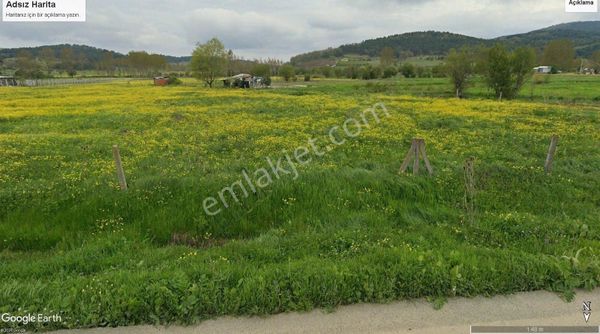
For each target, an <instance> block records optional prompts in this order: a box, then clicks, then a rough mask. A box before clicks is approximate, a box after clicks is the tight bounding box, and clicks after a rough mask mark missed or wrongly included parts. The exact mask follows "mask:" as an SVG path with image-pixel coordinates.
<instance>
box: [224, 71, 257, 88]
mask: <svg viewBox="0 0 600 334" xmlns="http://www.w3.org/2000/svg"><path fill="white" fill-rule="evenodd" d="M222 80H223V85H224V86H225V87H234V88H260V87H265V86H267V85H266V84H265V79H264V78H263V77H255V76H253V75H250V74H246V73H240V74H237V75H234V76H231V77H227V78H223V79H222Z"/></svg>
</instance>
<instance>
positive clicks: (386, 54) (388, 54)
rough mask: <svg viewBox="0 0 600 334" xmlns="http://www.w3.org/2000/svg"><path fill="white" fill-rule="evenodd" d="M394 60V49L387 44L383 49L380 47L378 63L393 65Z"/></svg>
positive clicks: (386, 65)
mask: <svg viewBox="0 0 600 334" xmlns="http://www.w3.org/2000/svg"><path fill="white" fill-rule="evenodd" d="M395 62H396V52H395V51H394V49H392V48H390V47H389V46H386V47H384V48H383V49H381V54H380V55H379V63H380V65H381V66H382V67H389V66H391V65H394V63H395Z"/></svg>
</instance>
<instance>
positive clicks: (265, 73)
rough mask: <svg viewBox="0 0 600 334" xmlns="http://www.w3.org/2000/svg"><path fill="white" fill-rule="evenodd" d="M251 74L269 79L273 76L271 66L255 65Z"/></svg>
mask: <svg viewBox="0 0 600 334" xmlns="http://www.w3.org/2000/svg"><path fill="white" fill-rule="evenodd" d="M250 73H251V74H252V75H254V76H257V77H263V78H267V77H270V76H271V67H270V66H269V64H254V66H252V69H251V70H250Z"/></svg>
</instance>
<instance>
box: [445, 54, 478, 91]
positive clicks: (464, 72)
mask: <svg viewBox="0 0 600 334" xmlns="http://www.w3.org/2000/svg"><path fill="white" fill-rule="evenodd" d="M445 70H446V73H447V75H448V77H450V81H452V84H453V85H454V91H455V92H456V97H458V98H462V97H463V96H464V91H465V89H466V88H467V85H468V83H469V78H470V76H471V75H472V74H473V71H474V59H473V53H472V52H471V51H470V50H469V49H467V48H462V49H460V50H459V51H457V50H456V49H451V50H450V53H449V54H448V57H447V58H446V64H445Z"/></svg>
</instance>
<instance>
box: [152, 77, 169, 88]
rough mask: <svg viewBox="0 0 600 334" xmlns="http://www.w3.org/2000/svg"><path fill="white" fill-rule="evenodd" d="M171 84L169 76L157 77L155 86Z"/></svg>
mask: <svg viewBox="0 0 600 334" xmlns="http://www.w3.org/2000/svg"><path fill="white" fill-rule="evenodd" d="M168 84H169V77H155V78H154V86H167V85H168Z"/></svg>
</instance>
